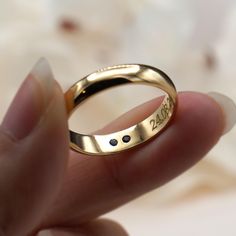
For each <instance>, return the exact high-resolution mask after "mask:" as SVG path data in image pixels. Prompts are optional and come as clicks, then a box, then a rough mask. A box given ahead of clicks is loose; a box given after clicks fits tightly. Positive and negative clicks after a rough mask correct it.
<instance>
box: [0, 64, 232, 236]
mask: <svg viewBox="0 0 236 236" xmlns="http://www.w3.org/2000/svg"><path fill="white" fill-rule="evenodd" d="M157 103H158V99H154V100H152V101H150V102H148V103H146V104H144V105H142V106H139V107H138V108H136V109H134V110H132V111H130V112H129V113H128V114H125V115H124V116H122V117H121V118H119V119H117V120H116V121H115V122H114V123H113V124H112V125H109V126H107V127H106V128H105V130H110V129H111V127H112V129H113V128H114V127H115V128H116V129H118V128H123V127H124V126H127V125H128V124H131V123H132V124H133V123H135V120H140V119H141V118H142V117H145V116H146V114H147V113H148V112H149V111H150V110H152V109H153V108H154V107H156V106H157ZM222 111H223V110H222V109H221V107H220V106H219V104H217V103H216V102H215V100H213V99H212V98H211V97H209V96H207V95H204V94H200V93H193V92H185V93H180V94H179V107H178V111H177V114H176V116H175V118H174V120H173V122H172V123H171V124H170V126H169V127H168V128H167V129H166V130H165V132H163V133H162V134H161V135H159V136H158V137H157V138H154V139H153V140H151V141H149V142H147V143H146V144H144V145H141V146H138V147H136V148H134V149H132V150H129V151H126V152H124V153H121V154H116V155H114V156H112V157H99V158H94V157H93V158H91V157H89V156H86V155H82V154H78V153H75V152H73V151H69V143H68V127H67V114H66V110H65V105H64V97H63V93H62V90H61V89H60V87H59V85H58V84H57V83H56V82H55V80H53V77H52V74H51V73H50V69H49V67H48V65H47V64H46V62H45V61H43V60H41V61H40V62H39V63H38V64H37V66H36V67H35V68H34V69H33V71H32V72H31V73H30V75H29V76H28V77H27V79H26V80H25V81H24V83H23V84H22V86H21V88H20V89H19V91H18V93H17V95H16V97H15V99H14V100H13V102H12V104H11V106H10V108H9V110H8V112H7V114H6V116H5V118H4V120H3V122H2V124H1V126H0V235H5V236H15V235H17V236H25V235H36V234H37V233H38V232H39V231H40V230H42V229H51V230H50V232H51V234H52V235H58V236H67V235H68V236H69V235H70V236H72V235H73V236H74V235H89V236H93V235H96V236H99V235H101V236H106V235H107V236H110V235H112V236H116V235H117V236H124V235H127V233H126V232H125V230H124V229H122V227H121V226H119V225H118V224H117V223H115V222H113V221H109V220H105V219H99V218H98V219H97V217H99V216H100V215H102V214H104V213H106V212H108V211H110V210H112V209H114V208H116V207H119V206H121V205H122V204H124V203H126V202H128V201H131V200H133V199H135V198H137V197H138V196H140V195H142V194H144V193H146V192H148V191H150V190H152V189H155V188H157V187H159V186H161V185H163V184H165V183H166V182H168V181H170V180H171V179H173V178H174V177H176V176H178V175H179V174H181V173H182V172H183V171H185V170H187V169H188V168H190V167H191V166H192V165H194V164H195V163H196V162H198V161H199V160H200V159H201V158H202V157H203V156H204V155H205V154H206V153H207V152H208V151H209V150H210V149H211V148H212V147H213V146H214V145H215V144H216V142H217V141H218V140H219V138H220V137H221V135H222V134H223V132H224V130H225V129H226V126H225V122H226V121H227V119H226V118H225V115H224V113H223V112H222ZM231 123H232V122H231ZM232 126H233V123H232V124H231V127H232ZM231 127H230V128H231ZM228 129H229V127H228ZM147 214H148V212H147ZM1 231H2V234H1Z"/></svg>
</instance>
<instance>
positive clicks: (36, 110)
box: [2, 59, 54, 140]
mask: <svg viewBox="0 0 236 236" xmlns="http://www.w3.org/2000/svg"><path fill="white" fill-rule="evenodd" d="M53 81H54V79H53V75H52V72H51V70H50V67H49V65H48V63H47V61H46V60H45V59H40V60H39V61H38V63H36V65H35V66H34V68H33V69H32V71H31V72H30V74H29V75H28V76H27V78H26V79H25V80H24V82H23V83H22V85H21V87H20V89H19V90H18V92H17V94H16V96H15V98H14V99H13V101H12V103H11V105H10V107H9V109H8V111H7V114H6V116H5V118H4V119H3V122H2V128H3V129H4V131H5V132H6V133H8V134H9V135H11V136H12V138H14V139H17V140H19V139H23V138H25V137H26V136H28V135H29V133H30V132H31V131H32V129H33V128H34V127H35V126H36V125H37V123H38V122H39V121H40V118H41V116H42V115H43V112H44V110H45V109H46V108H47V106H48V104H49V103H50V100H51V98H52V96H53V87H54V86H53V84H54V83H53Z"/></svg>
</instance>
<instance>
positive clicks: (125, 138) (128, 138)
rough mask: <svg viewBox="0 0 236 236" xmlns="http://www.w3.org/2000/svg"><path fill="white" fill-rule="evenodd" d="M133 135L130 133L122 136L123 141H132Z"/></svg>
mask: <svg viewBox="0 0 236 236" xmlns="http://www.w3.org/2000/svg"><path fill="white" fill-rule="evenodd" d="M130 139H131V137H130V136H129V135H125V136H124V137H123V138H122V141H123V142H124V143H128V142H129V141H130Z"/></svg>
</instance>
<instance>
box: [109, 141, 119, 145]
mask: <svg viewBox="0 0 236 236" xmlns="http://www.w3.org/2000/svg"><path fill="white" fill-rule="evenodd" d="M109 143H110V144H111V146H116V145H117V144H118V141H117V140H116V139H111V140H110V142H109Z"/></svg>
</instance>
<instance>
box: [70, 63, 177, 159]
mask: <svg viewBox="0 0 236 236" xmlns="http://www.w3.org/2000/svg"><path fill="white" fill-rule="evenodd" d="M129 83H136V84H144V85H149V86H154V87H156V88H159V89H161V90H163V91H164V92H165V93H166V96H165V97H164V99H163V101H162V103H161V105H160V106H159V107H158V108H157V109H156V111H155V112H154V113H153V114H151V115H150V116H149V117H147V118H146V119H145V120H143V121H141V122H139V123H137V124H135V125H133V126H131V127H129V128H127V129H124V130H121V131H118V132H114V133H111V134H105V135H86V134H79V133H76V132H73V131H71V130H70V146H71V148H72V149H73V150H75V151H77V152H80V153H84V154H89V155H109V154H114V153H117V152H121V151H124V150H127V149H130V148H133V147H135V146H136V145H138V144H141V143H143V142H145V141H147V140H149V139H150V138H152V137H154V136H156V135H157V134H158V133H159V132H160V131H162V130H163V129H164V128H165V127H166V125H167V124H168V123H169V121H170V120H171V118H172V117H173V115H174V113H175V110H176V107H177V93H176V89H175V86H174V84H173V82H172V81H171V80H170V78H169V77H168V76H167V75H166V74H165V73H164V72H162V71H160V70H159V69H157V68H154V67H151V66H147V65H140V64H132V65H118V66H113V67H108V68H105V69H101V70H99V71H96V72H94V73H92V74H90V75H88V76H86V77H84V78H83V79H81V80H79V81H78V82H77V83H75V84H74V85H73V86H72V87H71V88H70V89H69V90H68V91H67V92H66V93H65V101H66V106H67V111H68V116H69V117H70V116H71V115H72V113H73V111H75V109H77V108H78V107H79V105H80V104H81V103H82V102H84V101H86V99H88V98H89V97H90V96H92V95H94V94H96V93H98V92H100V91H103V90H105V89H108V88H111V87H114V86H118V85H123V84H129Z"/></svg>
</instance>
